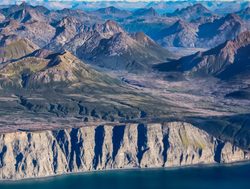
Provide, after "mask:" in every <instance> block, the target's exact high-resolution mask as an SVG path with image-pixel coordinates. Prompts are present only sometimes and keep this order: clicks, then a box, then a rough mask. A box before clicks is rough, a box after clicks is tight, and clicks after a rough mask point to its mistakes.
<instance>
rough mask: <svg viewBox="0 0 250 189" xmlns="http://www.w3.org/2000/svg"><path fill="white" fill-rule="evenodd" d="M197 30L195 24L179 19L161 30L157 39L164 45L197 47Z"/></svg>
mask: <svg viewBox="0 0 250 189" xmlns="http://www.w3.org/2000/svg"><path fill="white" fill-rule="evenodd" d="M197 30H198V29H197V27H196V26H195V25H194V24H191V23H187V22H184V21H182V20H178V21H177V22H176V23H174V24H173V25H172V26H170V27H168V28H165V29H163V30H161V31H160V32H159V34H158V36H157V38H156V40H157V41H158V42H159V43H160V44H161V45H163V46H175V47H195V46H196V40H197V34H196V33H197Z"/></svg>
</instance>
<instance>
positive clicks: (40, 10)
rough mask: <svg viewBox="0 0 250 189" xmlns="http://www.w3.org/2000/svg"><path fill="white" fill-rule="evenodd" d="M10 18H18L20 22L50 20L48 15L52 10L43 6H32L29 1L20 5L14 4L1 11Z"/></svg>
mask: <svg viewBox="0 0 250 189" xmlns="http://www.w3.org/2000/svg"><path fill="white" fill-rule="evenodd" d="M0 12H1V13H2V14H4V15H5V16H6V17H8V18H12V19H15V20H18V21H20V22H34V21H43V22H45V21H48V20H49V18H48V17H46V15H47V14H48V13H49V12H50V11H49V10H48V9H46V8H45V7H42V6H31V5H29V4H27V3H25V2H24V3H22V4H20V5H12V6H10V7H8V8H4V9H2V10H1V11H0Z"/></svg>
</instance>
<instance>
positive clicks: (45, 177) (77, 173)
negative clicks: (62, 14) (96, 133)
mask: <svg viewBox="0 0 250 189" xmlns="http://www.w3.org/2000/svg"><path fill="white" fill-rule="evenodd" d="M249 164H250V160H249V159H247V160H243V161H235V162H231V163H207V164H206V163H204V164H193V165H183V166H173V167H150V168H140V167H133V168H122V169H117V168H114V169H104V170H91V171H79V172H69V173H62V174H55V175H50V176H42V177H30V178H23V179H6V180H5V179H0V184H16V183H24V182H30V181H35V180H37V181H47V180H50V179H53V178H59V177H61V178H62V177H66V176H76V175H86V174H93V173H105V172H117V171H119V172H120V171H133V170H135V171H139V170H141V171H150V170H151V171H153V170H164V171H174V170H180V169H189V168H192V169H193V168H211V167H231V166H240V165H249Z"/></svg>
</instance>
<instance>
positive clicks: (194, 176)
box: [0, 164, 250, 189]
mask: <svg viewBox="0 0 250 189" xmlns="http://www.w3.org/2000/svg"><path fill="white" fill-rule="evenodd" d="M158 188H159V189H163V188H166V189H182V188H183V189H250V164H236V165H226V166H198V167H186V168H178V169H136V170H122V171H102V172H91V173H84V174H74V175H64V176H56V177H51V178H46V179H35V180H25V181H18V182H10V183H9V182H2V183H0V189H158Z"/></svg>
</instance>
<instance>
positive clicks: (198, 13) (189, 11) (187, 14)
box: [165, 3, 213, 21]
mask: <svg viewBox="0 0 250 189" xmlns="http://www.w3.org/2000/svg"><path fill="white" fill-rule="evenodd" d="M165 16H169V17H179V18H181V19H183V20H189V21H191V20H195V19H197V18H200V17H210V16H213V13H212V12H211V11H210V10H208V9H207V8H206V7H204V6H203V5H202V4H201V3H197V4H195V5H191V6H188V7H186V8H183V9H177V10H176V11H174V12H173V13H167V14H165Z"/></svg>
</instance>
